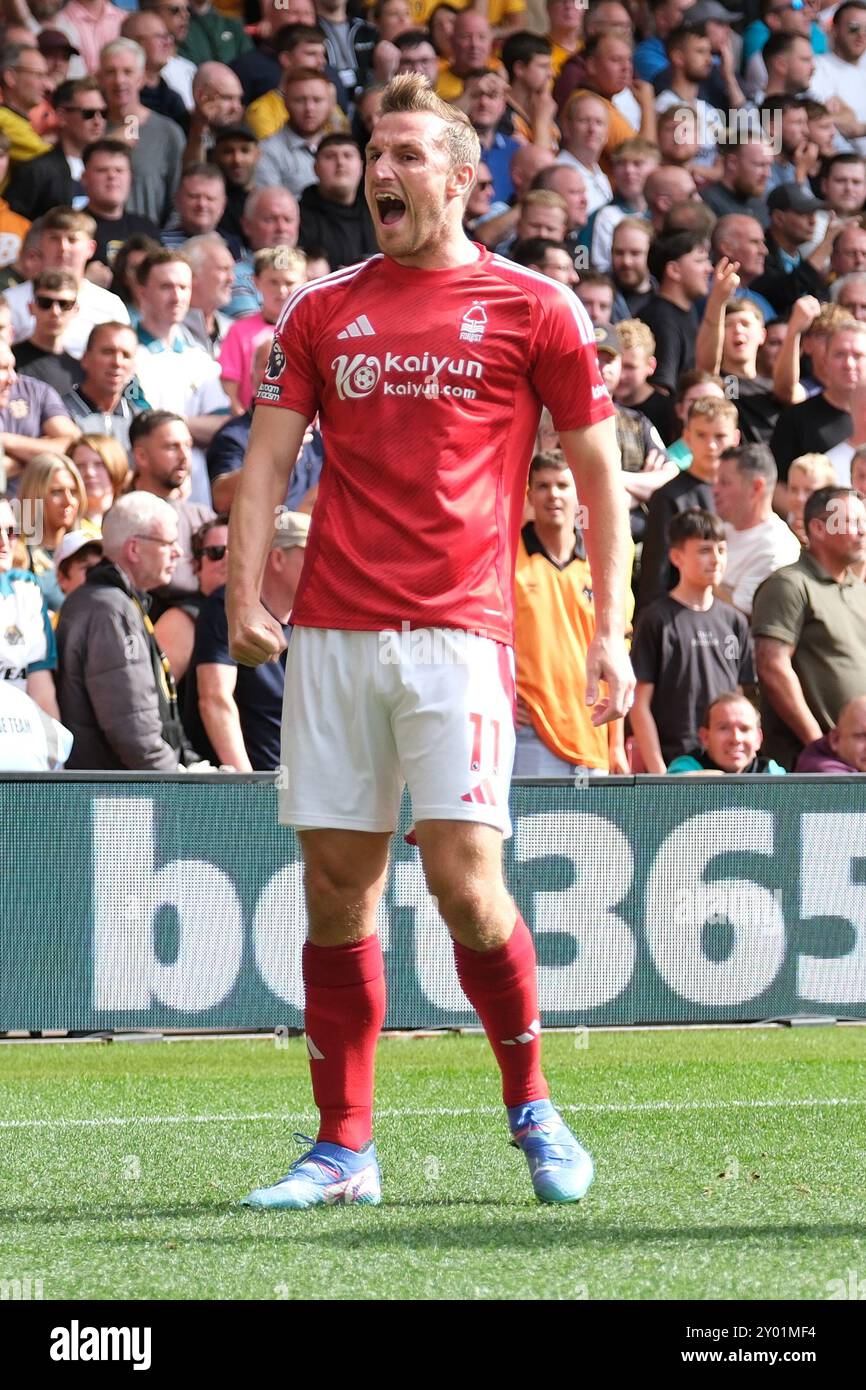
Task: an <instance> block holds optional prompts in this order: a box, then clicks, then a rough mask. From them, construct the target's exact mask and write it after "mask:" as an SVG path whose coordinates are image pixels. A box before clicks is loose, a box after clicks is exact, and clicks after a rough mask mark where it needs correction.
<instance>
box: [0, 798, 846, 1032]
mask: <svg viewBox="0 0 866 1390" xmlns="http://www.w3.org/2000/svg"><path fill="white" fill-rule="evenodd" d="M864 790H866V785H864V783H863V781H862V779H858V778H847V779H846V778H836V777H787V778H780V777H745V778H736V777H724V778H722V777H694V778H691V777H689V778H686V777H668V778H662V777H623V778H611V779H610V780H602V779H588V780H587V781H584V782H575V783H573V784H572V783H568V782H566V783H563V782H558V783H554V782H546V781H543V780H536V779H533V780H531V781H530V780H522V781H518V782H515V784H514V787H513V791H512V814H513V818H514V835H513V838H512V839H511V840H510V841H509V842H508V843H507V846H506V871H507V878H508V882H509V884H510V887H511V889H512V891H513V893H514V895H515V898H516V900H517V903H518V905H519V907H520V909H521V911H522V912H523V914H524V916H525V917H526V919H527V921H528V922H529V924H530V925H531V927H532V928H533V930H534V933H535V938H536V943H537V947H538V958H539V988H540V1004H541V1010H542V1016H543V1019H544V1021H545V1024H546V1026H548V1027H578V1028H580V1027H582V1026H585V1025H588V1026H592V1025H601V1024H606V1025H611V1024H635V1023H698V1022H700V1023H707V1022H720V1021H735V1020H742V1021H744V1020H758V1019H775V1018H792V1017H794V1018H796V1017H830V1018H866V804H864V794H863V792H864ZM0 799H2V810H3V818H2V823H3V825H4V827H5V834H4V835H3V837H2V843H0V855H2V859H3V863H4V874H3V880H2V881H3V883H4V884H5V892H4V894H3V902H2V910H0V1031H2V1032H6V1031H11V1030H19V1029H29V1030H46V1029H68V1030H75V1031H84V1032H90V1031H108V1030H133V1031H138V1030H141V1029H172V1028H178V1029H186V1028H206V1029H214V1028H227V1029H247V1028H249V1029H259V1028H268V1029H270V1028H274V1029H282V1028H285V1029H288V1030H291V1029H298V1028H300V1027H301V1024H302V1013H301V1009H302V983H301V946H302V941H303V936H304V906H303V893H302V881H301V862H300V857H299V850H298V844H297V841H296V839H295V837H294V834H293V833H292V832H290V831H288V830H286V829H284V828H282V827H280V826H278V825H277V823H276V791H275V786H274V778H273V776H269V775H266V774H259V775H252V776H239V775H238V776H235V775H225V774H220V775H205V776H196V775H188V776H179V777H173V778H170V777H165V776H162V775H160V774H127V775H125V776H117V775H100V774H95V773H77V774H75V773H64V774H61V775H45V776H34V777H28V776H24V775H14V774H5V775H0ZM407 827H408V818H407V807H406V806H405V805H404V812H403V816H402V820H401V827H400V828H401V831H405V830H406V829H407ZM380 928H381V935H382V942H383V946H384V949H385V953H386V961H387V970H388V979H389V1004H388V1015H387V1024H386V1026H387V1027H389V1028H406V1029H417V1028H440V1027H457V1026H471V1025H473V1024H476V1023H477V1020H476V1019H475V1016H474V1014H473V1012H472V1010H471V1009H470V1008H469V1006H468V1004H467V1001H466V999H465V998H464V996H463V994H462V992H461V990H460V987H459V985H458V983H457V977H456V974H455V971H454V966H453V962H452V955H451V950H450V944H449V940H448V937H447V934H446V932H445V929H444V926H443V925H442V923H441V921H440V919H439V917H438V914H437V912H436V908H435V905H434V903H433V902H432V900H431V899H430V897H429V896H428V894H427V892H426V889H425V886H424V878H423V873H422V869H421V861H420V857H419V853H418V850H417V849H415V848H413V847H411V846H410V845H408V844H407V843H406V842H405V841H404V840H403V838H402V835H400V836H399V837H398V838H397V840H396V841H395V851H394V855H393V862H392V866H391V871H390V875H389V881H388V887H387V891H386V893H385V897H384V899H383V903H382V907H381V911H380Z"/></svg>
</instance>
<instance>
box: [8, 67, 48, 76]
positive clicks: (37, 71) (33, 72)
mask: <svg viewBox="0 0 866 1390" xmlns="http://www.w3.org/2000/svg"><path fill="white" fill-rule="evenodd" d="M12 71H13V72H26V73H27V76H28V77H47V76H48V69H47V68H13V69H12Z"/></svg>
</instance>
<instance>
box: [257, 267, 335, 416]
mask: <svg viewBox="0 0 866 1390" xmlns="http://www.w3.org/2000/svg"><path fill="white" fill-rule="evenodd" d="M305 288H306V286H304V285H302V286H300V287H299V288H298V289H297V290H296V291H295V293H294V294H293V295H292V296H291V298H290V299H288V300H287V301H286V305H285V307H284V309H283V312H282V314H281V316H280V318H279V320H278V322H277V326H276V329H275V330H274V341H273V344H272V346H271V355H270V357H269V358H268V365H267V367H266V368H265V375H264V377H263V378H262V384H261V386H260V387H259V389H258V391H257V393H256V400H257V401H261V402H262V403H263V404H264V405H278V406H282V407H283V409H284V410H296V411H297V412H298V414H299V415H303V416H304V417H305V419H307V420H312V418H313V416H314V415H315V414H316V412H317V411H318V409H319V404H320V399H321V392H322V380H321V378H320V376H319V372H318V368H317V367H316V361H315V356H314V352H313V332H312V323H311V316H312V312H313V311H312V306H311V304H310V302H309V297H307V296H305V295H304V294H303V291H304V289H305Z"/></svg>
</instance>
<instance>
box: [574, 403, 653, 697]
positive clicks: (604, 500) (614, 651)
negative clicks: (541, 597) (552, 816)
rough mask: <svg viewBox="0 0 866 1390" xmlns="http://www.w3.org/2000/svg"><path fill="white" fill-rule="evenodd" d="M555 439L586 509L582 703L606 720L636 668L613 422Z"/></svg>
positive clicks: (630, 692)
mask: <svg viewBox="0 0 866 1390" xmlns="http://www.w3.org/2000/svg"><path fill="white" fill-rule="evenodd" d="M559 438H560V443H561V445H562V449H563V452H564V454H565V457H566V459H567V461H568V465H569V467H570V468H571V471H572V473H573V474H574V482H575V486H576V488H577V495H578V497H579V498H580V502H581V505H582V507H583V508H584V515H585V517H586V526H585V528H584V539H585V541H586V550H587V557H588V559H589V567H590V570H591V572H592V588H593V599H594V604H595V636H594V637H593V639H592V641H591V643H590V645H589V651H588V652H587V659H586V703H587V704H588V705H593V706H594V709H593V715H592V722H593V723H594V724H606V723H607V722H608V721H609V720H611V719H619V718H621V717H622V715H624V714H625V713H626V712H627V711H628V710H629V709H630V708H631V704H632V700H633V699H634V672H633V671H632V669H631V662H630V661H629V657H628V652H627V651H626V646H625V593H626V589H627V586H628V573H627V569H628V556H629V524H628V507H627V505H626V501H625V498H624V496H623V487H622V463H621V460H620V453H619V446H618V444H617V442H616V426H615V424H614V420H613V417H612V416H611V417H610V418H609V419H607V420H600V421H599V422H598V423H597V424H595V425H587V426H586V428H585V429H582V430H565V431H563V432H562V433H561V434H560V437H559ZM599 681H606V682H607V696H603V695H601V693H600V690H599Z"/></svg>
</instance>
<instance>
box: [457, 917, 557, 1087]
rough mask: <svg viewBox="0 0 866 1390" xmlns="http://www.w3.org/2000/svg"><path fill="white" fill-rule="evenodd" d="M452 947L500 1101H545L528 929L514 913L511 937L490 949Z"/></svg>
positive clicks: (545, 1084) (533, 948)
mask: <svg viewBox="0 0 866 1390" xmlns="http://www.w3.org/2000/svg"><path fill="white" fill-rule="evenodd" d="M453 945H454V960H455V963H456V965H457V978H458V979H459V981H460V984H461V986H462V989H463V993H464V994H465V995H466V998H467V999H468V1000H469V1002H470V1004H471V1005H472V1007H473V1008H474V1010H475V1012H476V1013H477V1014H478V1017H479V1018H480V1019H481V1022H482V1023H483V1025H484V1031H485V1033H486V1034H487V1040H488V1042H489V1043H490V1046H491V1047H492V1048H493V1051H494V1052H495V1053H496V1060H497V1062H498V1063H499V1069H500V1071H501V1072H502V1099H503V1100H504V1101H505V1104H506V1105H507V1106H512V1105H523V1104H525V1102H526V1101H529V1100H546V1098H547V1096H548V1095H549V1094H550V1093H549V1091H548V1089H547V1082H546V1081H545V1079H544V1075H543V1073H542V1070H541V1036H540V1035H541V1025H540V1023H539V1020H538V988H537V983H536V975H535V943H534V942H533V940H532V933H531V932H530V930H529V928H528V927H527V925H526V923H525V922H524V920H523V918H522V917H521V916H520V915H519V914H518V918H517V922H516V924H515V927H514V931H513V932H512V933H511V936H510V937H509V938H508V940H507V941H506V943H505V945H504V946H497V947H496V949H495V950H494V951H470V950H469V948H468V947H467V946H461V945H460V943H459V942H457V941H455V942H454V943H453Z"/></svg>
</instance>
